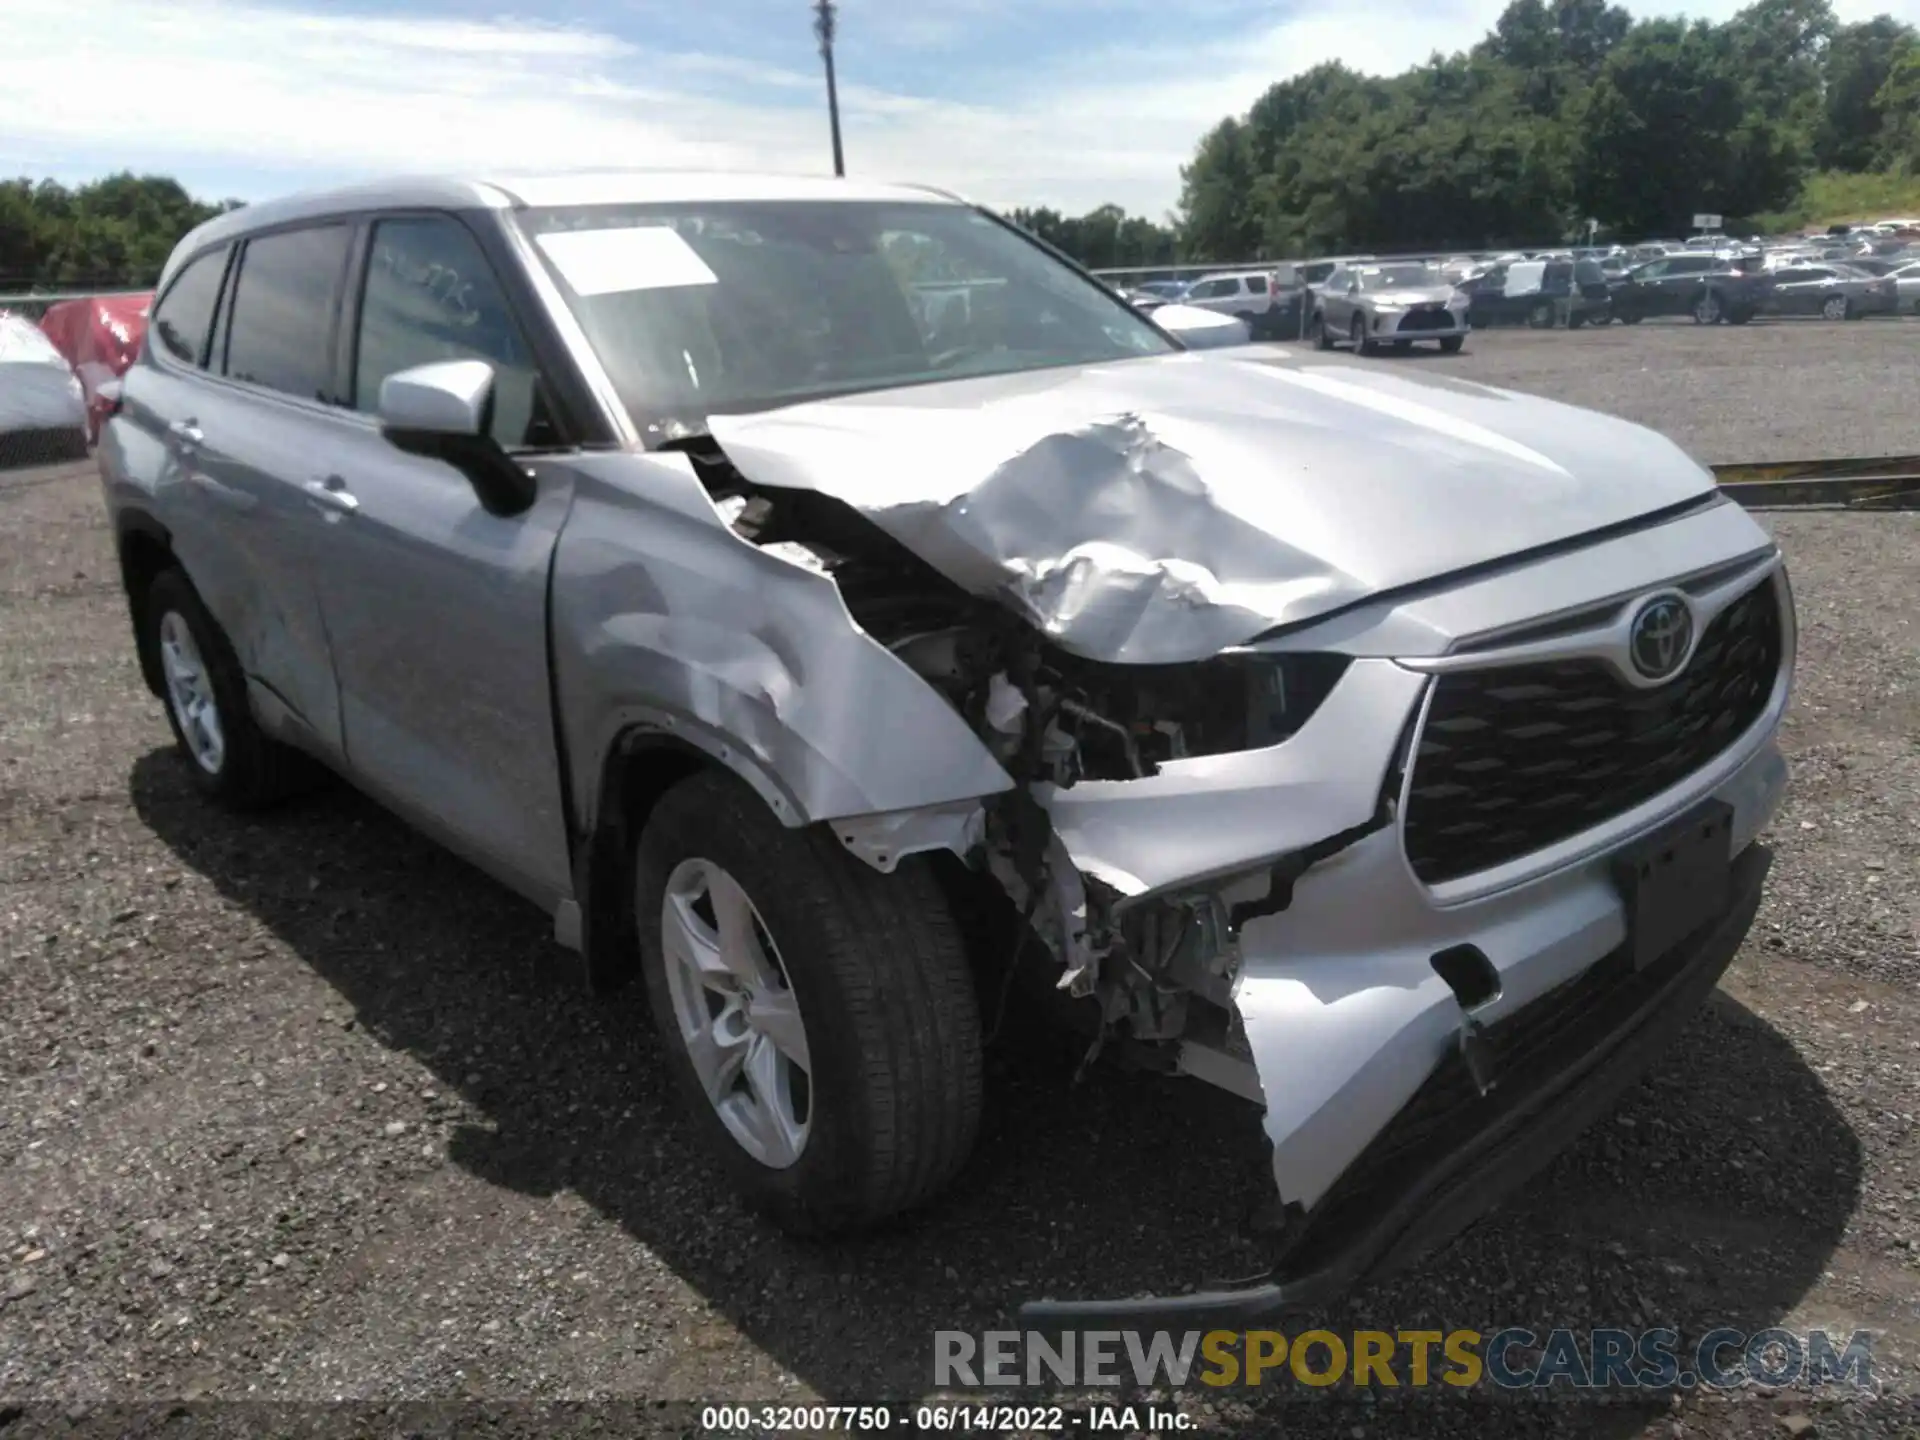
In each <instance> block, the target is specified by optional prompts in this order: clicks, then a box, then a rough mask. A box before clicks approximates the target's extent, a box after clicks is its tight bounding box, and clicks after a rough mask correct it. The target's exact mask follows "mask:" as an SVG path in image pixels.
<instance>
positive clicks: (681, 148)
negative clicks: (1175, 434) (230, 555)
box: [0, 0, 1920, 216]
mask: <svg viewBox="0 0 1920 1440" xmlns="http://www.w3.org/2000/svg"><path fill="white" fill-rule="evenodd" d="M1503 3H1504V0H1184V3H1179V0H1175V3H1168V0H843V3H842V4H841V7H840V43H839V46H838V50H837V54H838V61H839V69H840V80H841V102H842V108H843V120H844V126H845V132H846V142H847V160H848V167H849V169H850V170H852V171H855V172H857V173H860V174H863V175H867V176H871V177H874V178H883V179H896V180H919V181H924V182H927V183H932V184H936V185H943V186H946V187H948V188H950V189H954V190H958V191H960V192H961V193H963V194H966V195H968V196H970V197H972V198H974V199H977V200H981V201H984V202H986V203H989V204H994V205H1022V204H1026V205H1035V204H1050V205H1053V206H1055V207H1056V208H1061V209H1066V210H1069V211H1082V210H1086V209H1089V208H1091V207H1092V206H1094V205H1097V204H1100V203H1103V202H1105V201H1113V202H1115V203H1118V204H1121V205H1124V206H1125V207H1127V208H1128V209H1129V210H1132V211H1136V212H1144V213H1146V214H1150V215H1154V216H1160V215H1163V214H1165V213H1166V212H1167V211H1168V210H1170V209H1171V208H1172V207H1173V205H1174V204H1175V202H1176V200H1177V198H1178V194H1179V183H1180V182H1179V167H1180V165H1181V163H1182V162H1183V161H1184V160H1186V159H1187V158H1188V157H1189V156H1190V155H1191V154H1192V150H1193V145H1194V142H1195V141H1196V140H1197V139H1198V138H1199V136H1200V135H1201V134H1202V133H1203V132H1204V131H1205V130H1206V129H1207V128H1208V127H1209V126H1210V125H1212V124H1213V123H1214V122H1216V121H1217V120H1219V119H1220V117H1221V116H1223V115H1226V114H1229V113H1235V112H1239V111H1243V110H1244V109H1245V108H1246V107H1247V105H1249V104H1250V103H1251V102H1252V101H1253V100H1254V98H1255V97H1257V96H1258V95H1259V93H1260V92H1261V90H1263V89H1264V88H1265V87H1266V86H1267V85H1269V84H1271V83H1272V82H1273V81H1275V80H1279V79H1283V78H1285V77H1286V76H1288V75H1291V74H1295V73H1297V72H1299V71H1301V70H1303V69H1306V68H1307V67H1309V66H1311V65H1314V64H1316V63H1318V62H1320V61H1322V60H1327V59H1336V58H1337V59H1343V60H1345V61H1346V62H1347V63H1348V64H1350V65H1353V66H1354V67H1356V68H1358V69H1361V70H1365V71H1369V72H1371V73H1375V74H1390V73H1394V72H1396V71H1399V70H1402V69H1405V68H1406V67H1407V66H1409V65H1413V64H1417V63H1419V62H1420V61H1421V60H1423V59H1425V58H1426V57H1427V56H1428V55H1430V54H1431V53H1432V52H1434V51H1435V50H1441V51H1453V50H1459V49H1463V48H1465V47H1466V46H1469V45H1471V44H1473V43H1474V42H1475V41H1477V40H1478V39H1479V38H1480V37H1481V36H1482V35H1483V34H1484V33H1485V32H1486V31H1487V29H1488V28H1489V27H1490V26H1491V24H1492V23H1493V21H1494V19H1495V18H1497V16H1498V15H1499V13H1500V10H1501V8H1502V6H1503ZM0 4H3V6H4V9H5V12H6V21H7V30H8V32H9V36H10V38H12V37H15V36H21V35H24V36H27V37H30V38H29V45H30V49H31V51H32V52H33V53H34V55H35V56H36V57H38V58H37V59H36V60H35V61H34V62H31V63H28V64H26V65H17V64H16V65H14V66H11V67H9V70H8V75H7V80H6V83H5V84H3V85H0V174H15V175H18V174H27V175H35V176H52V177H54V178H57V179H61V180H66V181H69V182H72V181H80V180H86V179H91V178H94V177H96V176H98V175H101V174H104V173H107V172H110V171H113V170H117V169H124V168H133V169H138V170H148V171H159V172H162V173H167V174H172V175H175V176H178V177H179V178H180V179H181V180H182V181H183V182H185V183H186V184H187V185H188V187H189V188H191V189H192V190H194V191H196V192H197V193H200V194H203V195H206V196H209V197H219V196H225V195H233V196H237V197H239V198H241V199H259V198H262V197H264V196H268V195H272V194H275V193H278V192H282V191H286V190H289V189H294V188H299V187H302V186H307V185H312V184H324V183H331V182H335V181H341V180H348V179H358V178H363V177H366V176H369V175H374V174H380V173H390V172H393V171H423V170H426V171H462V172H486V171H495V172H501V171H506V172H511V171H515V170H525V169H535V168H566V167H572V166H584V165H594V166H599V165H610V164H627V165H642V166H648V165H652V166H668V167H675V168H682V167H688V166H700V167H718V168H725V169H762V170H780V171H815V172H818V171H824V170H826V169H828V168H830V165H831V154H830V150H829V146H828V139H827V129H826V121H825V113H824V112H825V104H824V97H823V87H822V82H821V77H820V62H819V58H818V55H817V53H816V51H815V46H814V40H813V34H812V29H811V15H810V3H809V0H704V3H699V4H689V3H687V0H571V3H568V0H557V3H556V0H539V3H535V0H521V3H519V4H517V5H516V4H515V3H514V0H492V3H489V0H480V3H478V4H473V3H468V4H462V3H457V0H386V3H376V0H340V3H333V0H0ZM1630 8H1632V9H1634V10H1635V11H1636V12H1637V13H1642V14H1645V13H1677V12H1680V11H1682V10H1685V11H1686V12H1687V13H1692V14H1700V15H1706V16H1710V17H1712V18H1715V19H1719V18H1723V17H1724V16H1725V15H1727V14H1729V13H1731V12H1732V11H1733V10H1734V9H1735V8H1737V4H1736V0H1642V3H1638V4H1632V5H1630ZM1836 8H1837V9H1838V10H1839V11H1840V13H1841V15H1842V17H1843V18H1846V19H1857V18H1863V17H1864V16H1866V15H1868V14H1872V13H1876V12H1878V11H1881V10H1891V11H1892V12H1893V13H1896V14H1900V15H1903V16H1904V18H1907V19H1909V20H1916V21H1920V0H1879V3H1872V0H1837V5H1836Z"/></svg>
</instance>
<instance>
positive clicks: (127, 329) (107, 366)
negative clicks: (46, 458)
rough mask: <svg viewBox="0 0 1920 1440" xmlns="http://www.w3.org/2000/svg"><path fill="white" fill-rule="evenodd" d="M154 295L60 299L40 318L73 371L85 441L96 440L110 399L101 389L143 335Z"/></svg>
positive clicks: (128, 361) (114, 376)
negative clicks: (83, 410) (83, 405)
mask: <svg viewBox="0 0 1920 1440" xmlns="http://www.w3.org/2000/svg"><path fill="white" fill-rule="evenodd" d="M152 304H153V292H152V291H146V292H143V293H137V294H128V295H93V296H87V297H85V298H79V299H73V300H61V301H59V302H57V303H55V304H53V305H49V306H48V307H47V309H46V312H45V313H44V314H43V315H41V317H40V328H41V330H43V331H45V332H46V336H47V338H48V339H49V340H51V341H52V342H53V345H54V348H55V349H56V350H58V351H59V352H60V353H61V355H63V356H64V357H66V361H67V363H68V364H69V365H71V366H72V367H73V373H74V374H75V375H77V376H79V378H80V388H81V389H82V390H83V391H84V392H85V394H86V400H87V440H88V443H92V442H93V441H94V440H97V439H98V438H99V436H100V423H101V421H103V420H104V419H106V416H107V412H108V410H109V409H110V408H111V401H110V400H109V398H108V396H107V395H106V393H104V390H103V387H105V386H106V385H108V384H109V382H111V381H115V380H118V379H119V378H120V377H121V376H122V375H124V374H126V373H127V367H128V366H130V365H132V364H133V357H134V356H136V355H138V354H139V353H140V345H141V342H142V341H144V340H145V339H146V336H147V311H148V308H149V307H150V306H151V305H152Z"/></svg>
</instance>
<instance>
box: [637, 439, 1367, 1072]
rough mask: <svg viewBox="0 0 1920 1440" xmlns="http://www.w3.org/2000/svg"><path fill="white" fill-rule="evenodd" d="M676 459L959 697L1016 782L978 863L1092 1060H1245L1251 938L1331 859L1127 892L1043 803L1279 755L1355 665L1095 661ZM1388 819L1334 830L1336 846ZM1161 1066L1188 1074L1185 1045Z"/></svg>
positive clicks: (804, 508)
mask: <svg viewBox="0 0 1920 1440" xmlns="http://www.w3.org/2000/svg"><path fill="white" fill-rule="evenodd" d="M671 448H673V449H677V450H680V451H682V452H683V453H685V454H686V455H687V456H688V457H689V459H690V460H691V461H692V463H693V465H694V467H695V470H696V472H697V473H698V474H699V476H700V478H701V481H702V483H703V485H704V486H705V487H706V489H707V491H708V493H709V495H710V496H711V497H712V498H713V500H714V502H715V505H716V507H717V508H718V509H719V510H720V513H721V514H722V516H723V517H724V518H725V519H726V520H727V522H728V523H729V525H730V526H731V527H732V528H733V530H734V532H735V533H736V534H738V535H739V536H740V537H741V538H743V539H745V540H748V541H750V542H751V543H753V544H754V545H756V546H759V547H760V548H762V549H763V550H766V551H768V552H771V553H775V554H778V555H780V556H781V557H782V558H784V559H786V560H789V561H791V562H792V563H795V564H798V565H802V566H805V567H806V568H809V569H812V570H815V571H816V572H818V573H821V574H824V575H826V576H828V577H830V578H831V579H832V580H833V581H834V584H835V587H836V588H837V589H838V591H839V593H840V595H841V597H842V600H843V601H844V603H845V605H846V607H847V610H848V612H849V614H850V615H851V616H852V618H853V619H854V621H855V623H856V624H858V625H859V626H860V628H861V629H862V630H864V631H865V632H866V633H867V634H868V635H869V636H871V637H872V638H873V639H875V640H877V641H878V642H879V643H881V644H882V645H884V646H886V647H887V649H889V650H890V651H891V652H892V653H893V654H894V655H895V656H897V657H898V658H899V659H900V660H901V661H902V662H903V663H905V664H906V665H907V666H909V667H910V668H911V669H913V670H914V671H915V672H916V673H917V674H918V675H920V676H921V677H922V678H923V679H924V680H925V681H926V682H927V683H928V684H929V685H930V686H932V687H933V688H934V689H935V690H936V691H937V692H938V693H939V694H941V695H942V696H943V697H944V698H945V699H946V700H947V702H948V703H949V704H951V705H952V706H953V707H954V709H955V710H956V711H958V712H959V713H960V714H961V715H962V716H963V717H964V718H965V719H966V720H967V722H968V724H969V725H970V727H971V728H972V729H973V731H974V733H975V734H976V735H978V736H979V738H980V739H981V741H982V742H983V743H984V744H985V745H986V747H987V748H988V750H989V751H990V752H991V753H992V754H993V756H994V758H995V759H996V760H997V761H998V762H999V763H1000V764H1001V766H1002V767H1003V768H1004V769H1005V770H1006V771H1007V773H1008V774H1009V775H1011V776H1012V777H1013V779H1014V780H1015V782H1016V785H1015V788H1013V789H1012V790H1010V791H1007V792H1005V793H1003V794H1000V795H996V796H992V797H989V798H988V799H986V800H985V801H984V802H983V807H984V812H985V824H984V827H983V829H982V831H981V833H980V834H979V836H978V844H977V845H976V846H975V847H973V851H972V853H970V854H969V855H967V856H966V857H965V858H966V860H967V862H968V864H969V865H970V866H972V867H974V868H976V869H984V870H985V871H986V872H988V873H989V874H991V875H992V877H993V878H994V880H995V881H997V882H998V884H999V887H1000V888H1001V890H1003V891H1004V892H1005V894H1006V896H1007V898H1008V899H1009V900H1010V901H1011V902H1012V904H1013V905H1014V907H1015V908H1016V909H1017V910H1018V912H1019V914H1020V916H1021V918H1022V920H1023V922H1024V925H1023V934H1031V935H1035V936H1037V937H1038V938H1039V939H1040V940H1041V941H1042V942H1044V946H1045V949H1046V950H1047V951H1049V952H1050V953H1051V955H1052V956H1053V958H1054V960H1055V961H1056V962H1057V965H1058V969H1057V970H1055V971H1054V972H1053V973H1052V976H1051V977H1050V978H1052V980H1053V983H1054V984H1055V986H1056V987H1057V988H1058V989H1059V990H1062V991H1065V992H1066V993H1067V994H1068V995H1070V996H1072V997H1075V998H1078V999H1082V1000H1088V1001H1092V1002H1094V1006H1093V1008H1094V1009H1095V1010H1096V1011H1097V1014H1098V1016H1099V1019H1100V1023H1099V1025H1098V1026H1097V1027H1096V1028H1097V1033H1096V1035H1095V1036H1094V1040H1093V1050H1094V1051H1098V1050H1099V1049H1100V1048H1101V1047H1102V1046H1103V1045H1104V1044H1105V1043H1106V1042H1107V1041H1109V1040H1113V1039H1120V1040H1126V1041H1131V1042H1145V1044H1146V1045H1147V1047H1148V1049H1149V1051H1150V1050H1151V1049H1152V1047H1153V1046H1155V1045H1161V1046H1163V1047H1164V1046H1167V1045H1168V1042H1175V1041H1178V1040H1180V1039H1182V1038H1183V1037H1185V1038H1189V1039H1192V1038H1196V1037H1197V1038H1200V1039H1201V1040H1203V1041H1204V1043H1206V1044H1208V1045H1210V1046H1213V1047H1216V1048H1220V1049H1222V1050H1229V1051H1237V1050H1239V1049H1240V1048H1241V1047H1240V1046H1239V1045H1237V1044H1235V1043H1234V1041H1233V1035H1232V1032H1233V1031H1234V1030H1235V1029H1236V1028H1237V1022H1236V1020H1235V1017H1234V1015H1233V1012H1232V1008H1231V1007H1232V997H1233V988H1234V981H1235V978H1236V975H1237V972H1238V954H1237V947H1236V936H1237V932H1238V929H1239V926H1240V925H1241V924H1242V923H1243V922H1244V921H1245V920H1246V919H1248V918H1251V917H1252V916H1253V915H1257V914H1266V913H1272V912H1273V911H1276V910H1280V909H1284V908H1285V907H1286V905H1287V903H1288V899H1289V895H1290V889H1291V883H1292V880H1293V878H1296V877H1297V875H1298V874H1299V872H1300V871H1301V870H1304V868H1305V867H1306V866H1307V865H1308V864H1311V863H1313V861H1314V860H1315V859H1317V858H1319V857H1318V856H1317V855H1313V854H1307V855H1299V856H1292V857H1288V859H1287V860H1286V861H1285V862H1283V863H1282V864H1279V865H1276V866H1274V867H1273V868H1272V869H1271V870H1270V871H1269V872H1267V873H1266V874H1264V875H1259V876H1255V877H1254V882H1253V884H1252V885H1251V886H1250V887H1249V886H1247V885H1245V884H1243V885H1242V886H1241V889H1242V890H1243V891H1246V892H1247V893H1246V894H1244V895H1239V894H1231V895H1230V894H1225V893H1223V892H1222V891H1220V890H1207V891H1198V892H1196V893H1193V894H1180V895H1166V894H1158V895H1153V896H1141V897H1131V896H1126V895H1123V894H1122V893H1120V892H1119V891H1118V890H1116V889H1115V888H1114V887H1112V886H1109V885H1106V884H1103V883H1102V882H1101V881H1100V880H1099V879H1098V878H1096V877H1094V876H1091V875H1085V874H1082V873H1081V871H1080V869H1079V868H1078V867H1077V866H1076V865H1075V864H1074V862H1073V860H1072V858H1071V857H1070V856H1069V854H1068V852H1067V850H1066V848H1065V846H1064V845H1063V844H1062V843H1061V841H1060V839H1059V837H1058V836H1057V835H1056V834H1055V832H1054V828H1053V825H1052V822H1051V819H1050V817H1049V815H1048V813H1047V810H1046V808H1045V807H1044V805H1043V804H1042V803H1041V802H1040V800H1039V799H1037V798H1036V793H1035V792H1036V789H1038V790H1041V791H1053V790H1068V789H1071V788H1072V787H1074V786H1075V785H1078V784H1081V783H1083V782H1090V781H1128V780H1138V779H1144V778H1147V777H1150V776H1153V775H1156V774H1158V773H1159V772H1160V770H1161V767H1163V766H1165V765H1167V764H1170V763H1172V762H1177V761H1184V760H1194V759H1199V758H1202V757H1207V756H1215V755H1226V754H1231V753H1235V752H1239V751H1246V750H1255V749H1261V748H1265V747H1267V746H1272V745H1276V744H1278V743H1280V742H1281V741H1283V740H1285V739H1286V738H1287V737H1288V736H1290V735H1291V734H1293V733H1294V732H1295V731H1296V730H1298V729H1299V728H1300V726H1301V725H1303V724H1305V723H1306V721H1307V719H1308V718H1310V717H1311V716H1312V714H1313V713H1314V711H1315V710H1316V709H1317V708H1318V707H1319V705H1320V704H1321V702H1322V701H1323V700H1324V699H1325V698H1326V697H1327V695H1328V694H1329V693H1330V692H1331V690H1332V689H1333V687H1334V685H1335V684H1336V683H1337V682H1338V680H1339V679H1340V677H1341V675H1342V673H1343V672H1344V671H1345V669H1346V667H1347V665H1348V663H1349V661H1348V659H1347V657H1345V656H1340V655H1331V654H1284V655H1282V654H1265V653H1258V652H1251V651H1250V652H1244V653H1228V654H1223V655H1219V656H1216V657H1213V658H1210V659H1206V660H1199V661H1192V662H1187V663H1180V664H1161V665H1152V664H1112V663H1106V662H1101V661H1096V660H1091V659H1087V658H1084V657H1082V656H1079V655H1075V654H1073V653H1071V652H1070V651H1068V650H1066V649H1064V648H1063V647H1061V646H1060V645H1058V644H1056V643H1054V642H1053V641H1051V640H1050V639H1049V638H1048V637H1047V636H1046V635H1044V634H1043V633H1042V632H1041V631H1040V630H1039V629H1037V628H1036V627H1035V626H1034V625H1033V624H1031V623H1030V622H1029V620H1028V619H1027V618H1026V617H1023V616H1022V615H1020V614H1017V613H1015V611H1014V609H1013V608H1011V607H1010V606H1008V605H1004V604H1001V603H998V602H997V601H995V600H994V599H991V598H984V597H980V596H975V595H970V594H968V593H966V592H965V591H963V590H961V589H960V588H959V587H958V586H957V585H956V584H954V582H952V581H951V580H949V579H947V578H946V577H945V576H944V575H942V574H940V573H939V572H938V571H937V570H935V569H934V568H933V567H932V566H931V565H929V564H928V563H927V562H925V561H923V560H921V559H920V558H919V557H918V556H916V555H914V554H913V553H912V552H911V551H909V550H908V549H906V547H905V546H903V545H902V544H900V543H899V542H898V541H896V540H894V539H893V538H892V537H890V536H889V535H887V534H886V533H884V532H883V531H881V530H880V529H879V528H878V527H876V526H874V525H873V524H872V523H871V522H870V521H868V520H867V519H866V518H865V517H864V516H862V515H861V514H859V513H858V512H857V511H855V510H853V509H852V508H851V507H849V506H847V505H846V504H844V503H842V502H841V501H838V500H836V499H833V498H831V497H829V496H825V495H821V494H819V493H817V492H813V491H805V490H788V489H778V488H774V487H766V486H758V485H755V484H753V483H752V482H749V481H748V480H746V479H745V477H743V476H742V475H741V474H740V473H739V471H738V470H737V469H735V468H734V466H733V465H732V464H731V463H730V462H729V461H728V459H727V457H726V455H725V453H724V452H723V451H722V450H721V448H720V447H719V445H718V444H717V442H715V441H714V440H712V439H711V438H710V437H707V436H690V437H687V438H684V439H681V440H678V441H676V442H673V444H672V446H671ZM1381 823H1385V821H1384V818H1382V819H1380V820H1378V821H1377V822H1376V823H1375V824H1371V825H1368V826H1366V827H1364V828H1363V829H1362V830H1360V831H1358V832H1355V833H1352V834H1348V835H1342V836H1337V837H1334V840H1333V842H1332V843H1331V844H1330V846H1328V847H1325V848H1324V849H1323V851H1322V853H1331V852H1332V850H1334V849H1338V848H1340V847H1341V846H1343V845H1344V844H1347V843H1351V841H1352V840H1353V839H1357V838H1359V835H1360V834H1364V833H1367V831H1370V830H1371V829H1373V828H1376V827H1377V824H1381ZM1023 943H1024V942H1023ZM1017 959H1018V957H1016V960H1017ZM1083 1008H1084V1007H1083ZM1091 1053H1092V1052H1090V1057H1089V1058H1091ZM1159 1058H1160V1059H1161V1060H1162V1061H1164V1062H1166V1063H1167V1064H1168V1065H1169V1066H1170V1064H1171V1052H1170V1049H1169V1050H1168V1053H1167V1054H1165V1055H1162V1056H1161V1057H1159Z"/></svg>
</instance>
